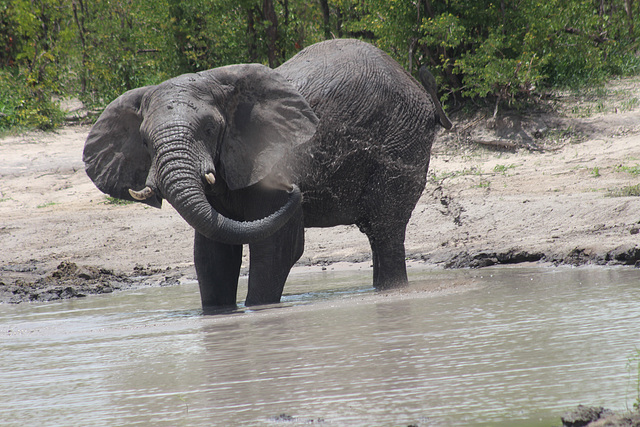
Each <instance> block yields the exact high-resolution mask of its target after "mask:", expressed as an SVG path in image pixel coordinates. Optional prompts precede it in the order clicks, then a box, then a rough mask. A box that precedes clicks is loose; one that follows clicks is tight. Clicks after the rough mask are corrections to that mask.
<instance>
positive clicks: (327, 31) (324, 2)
mask: <svg viewBox="0 0 640 427" xmlns="http://www.w3.org/2000/svg"><path fill="white" fill-rule="evenodd" d="M320 7H321V8H322V18H323V20H324V39H325V40H329V39H330V38H331V20H330V18H331V15H330V14H329V1H328V0H320Z"/></svg>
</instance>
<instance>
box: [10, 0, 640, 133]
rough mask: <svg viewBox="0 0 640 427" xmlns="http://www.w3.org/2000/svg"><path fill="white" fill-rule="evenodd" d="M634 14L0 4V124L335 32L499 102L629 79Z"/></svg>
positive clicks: (452, 86)
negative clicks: (71, 100) (65, 101)
mask: <svg viewBox="0 0 640 427" xmlns="http://www.w3.org/2000/svg"><path fill="white" fill-rule="evenodd" d="M627 5H630V6H631V7H630V8H625V6H627ZM638 14H640V2H633V1H631V2H629V1H628V0H626V1H625V0H611V1H609V2H593V1H592V0H548V1H541V0H518V1H513V0H501V1H495V0H448V1H447V2H435V1H432V0H414V1H407V0H368V1H366V2H364V1H361V0H318V1H315V2H307V1H302V0H277V1H274V0H157V1H153V2H148V1H143V0H0V67H1V68H0V129H6V128H10V127H15V126H23V127H40V128H43V129H47V128H52V127H55V126H56V125H58V124H59V123H60V122H61V118H62V113H61V112H60V110H59V107H58V105H57V104H56V102H55V100H56V99H60V98H61V97H66V96H73V97H78V98H80V99H81V100H82V101H83V102H84V103H85V105H86V106H88V107H91V108H100V107H103V106H105V105H106V104H107V103H109V102H110V101H111V100H113V99H114V98H115V97H117V96H118V95H120V94H121V93H123V92H124V91H126V90H129V89H132V88H135V87H139V86H143V85H150V84H157V83H159V82H161V81H163V80H165V79H167V78H169V77H171V76H175V75H177V74H180V73H185V72H194V71H199V70H204V69H208V68H212V67H218V66H222V65H227V64H232V63H243V62H257V63H263V64H268V65H271V66H277V65H279V64H281V63H282V62H284V61H285V60H286V59H288V58H290V57H291V56H293V55H294V54H295V53H296V52H298V51H299V50H300V49H302V48H303V47H305V46H307V45H310V44H312V43H315V42H318V41H321V40H323V39H325V38H332V37H354V38H360V39H365V40H368V41H370V42H372V43H374V44H376V45H377V46H379V47H380V48H382V49H383V50H385V51H386V52H388V53H389V54H390V55H391V56H393V57H394V58H395V59H396V60H397V61H399V62H400V64H402V65H403V66H404V67H405V68H407V69H408V70H409V71H410V72H411V73H416V72H417V70H418V68H419V67H420V66H421V65H427V66H428V67H429V68H430V69H431V70H432V72H434V74H435V75H436V78H437V81H438V83H439V85H440V88H441V98H442V100H443V101H445V105H451V104H453V103H460V102H463V99H464V98H471V99H483V98H486V99H490V100H492V101H495V102H496V106H497V105H498V104H499V103H501V102H513V101H517V100H519V99H526V98H527V97H529V96H530V95H531V94H533V93H536V92H538V91H540V90H541V88H545V87H553V86H563V87H564V86H570V87H584V86H585V85H589V86H593V85H597V84H599V83H601V82H603V81H604V80H605V79H607V78H609V77H610V76H612V75H632V74H637V73H638V72H640V57H639V56H637V55H636V51H637V49H638V47H639V45H638V39H639V37H640V26H637V25H635V23H634V19H635V18H636V16H637V15H638ZM2 46H3V47H2Z"/></svg>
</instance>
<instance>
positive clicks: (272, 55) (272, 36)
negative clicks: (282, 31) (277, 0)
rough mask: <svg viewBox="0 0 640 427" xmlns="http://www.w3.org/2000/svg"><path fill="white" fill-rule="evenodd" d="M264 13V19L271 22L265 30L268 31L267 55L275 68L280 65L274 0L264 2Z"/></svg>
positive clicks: (270, 64)
mask: <svg viewBox="0 0 640 427" xmlns="http://www.w3.org/2000/svg"><path fill="white" fill-rule="evenodd" d="M262 13H263V14H264V19H265V20H266V21H268V22H269V24H268V26H267V28H266V30H265V32H266V33H267V34H266V35H267V57H268V58H269V67H271V68H275V67H277V66H278V65H280V64H279V63H278V55H277V52H278V48H277V45H278V15H276V10H275V8H274V7H273V0H264V1H263V3H262Z"/></svg>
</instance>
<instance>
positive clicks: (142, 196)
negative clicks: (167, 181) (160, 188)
mask: <svg viewBox="0 0 640 427" xmlns="http://www.w3.org/2000/svg"><path fill="white" fill-rule="evenodd" d="M129 194H131V197H133V198H134V199H136V200H140V201H143V200H147V199H149V198H151V197H153V196H154V195H155V193H154V192H153V190H152V189H151V188H150V187H144V188H143V189H142V190H140V191H135V190H132V189H129Z"/></svg>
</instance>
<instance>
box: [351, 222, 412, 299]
mask: <svg viewBox="0 0 640 427" xmlns="http://www.w3.org/2000/svg"><path fill="white" fill-rule="evenodd" d="M360 229H361V230H362V232H364V233H365V234H366V235H367V237H368V238H369V243H370V244H371V254H372V258H373V286H374V287H375V288H376V289H379V290H380V289H390V288H395V287H399V286H405V285H407V284H408V283H409V281H408V279H407V266H406V263H405V250H404V238H405V230H406V224H394V225H390V224H387V225H376V226H361V227H360Z"/></svg>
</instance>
